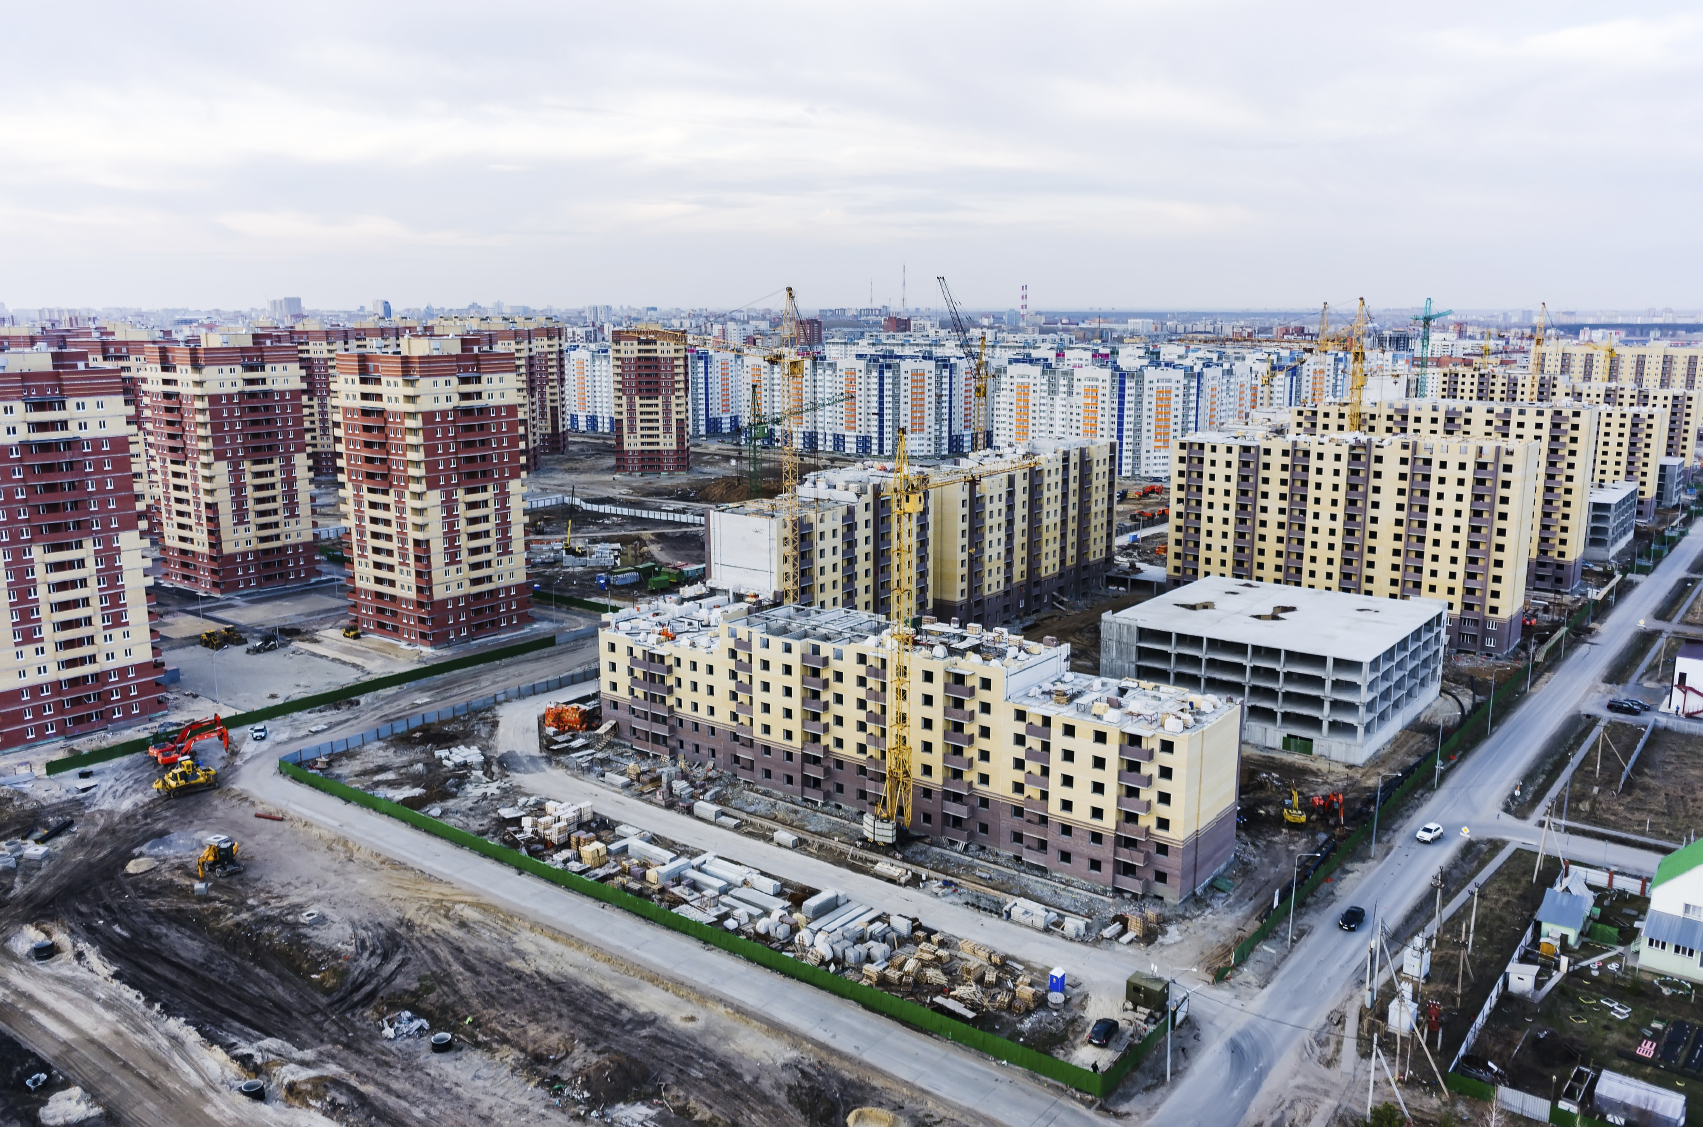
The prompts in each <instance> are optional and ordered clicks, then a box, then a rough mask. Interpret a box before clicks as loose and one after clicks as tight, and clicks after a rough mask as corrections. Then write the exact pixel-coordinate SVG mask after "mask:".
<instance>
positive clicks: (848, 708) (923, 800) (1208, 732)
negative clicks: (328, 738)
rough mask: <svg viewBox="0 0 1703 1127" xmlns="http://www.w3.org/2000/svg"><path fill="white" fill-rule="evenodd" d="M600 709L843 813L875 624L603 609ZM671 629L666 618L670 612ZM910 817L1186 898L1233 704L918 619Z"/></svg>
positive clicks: (1011, 853)
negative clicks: (1078, 670)
mask: <svg viewBox="0 0 1703 1127" xmlns="http://www.w3.org/2000/svg"><path fill="white" fill-rule="evenodd" d="M604 622H605V624H604V628H603V629H602V630H601V631H599V633H598V657H599V659H600V662H601V666H602V672H601V686H600V687H601V689H602V701H603V716H604V719H605V720H613V721H615V722H616V724H617V732H616V734H617V735H618V736H619V737H620V738H622V739H628V740H631V741H632V742H633V743H634V745H635V746H637V747H640V748H642V749H646V750H650V751H653V752H655V753H658V754H662V755H668V756H671V757H677V758H680V759H683V760H686V761H687V762H690V763H694V764H704V765H708V766H713V767H717V768H719V769H721V770H726V771H731V772H732V773H733V774H735V775H736V776H738V777H739V778H740V779H741V780H743V781H744V782H745V783H746V785H747V786H751V787H756V788H759V789H761V790H766V791H770V792H773V793H775V794H778V795H781V796H784V797H786V798H790V799H793V800H797V801H805V802H809V803H811V804H819V805H820V806H822V807H823V808H824V809H827V810H830V811H835V812H838V813H840V814H841V815H842V816H845V817H847V818H850V819H857V818H861V817H862V815H864V814H865V813H868V812H869V811H871V810H873V809H875V807H876V804H877V803H878V802H879V800H880V797H881V792H882V788H883V786H884V785H885V782H886V770H887V766H886V765H887V750H888V748H889V747H890V746H891V742H892V740H893V733H892V732H891V731H890V730H889V729H888V727H887V716H888V705H889V694H890V693H891V691H892V686H891V685H890V684H889V676H888V673H887V665H888V660H889V654H888V652H887V650H886V643H885V642H883V641H882V640H881V634H882V632H883V631H884V630H885V629H886V623H885V622H883V621H882V620H881V619H879V618H876V617H874V616H872V615H868V614H864V613H862V612H860V611H854V610H846V609H837V608H825V607H803V606H797V607H776V608H774V609H772V610H767V611H762V612H758V613H755V614H750V613H747V611H746V608H745V607H744V606H728V605H726V600H725V599H707V600H703V601H700V602H695V603H686V604H684V605H674V606H663V605H660V604H659V605H657V606H655V607H652V608H649V609H648V610H647V611H645V612H643V613H639V612H635V611H631V610H626V611H621V612H619V613H617V614H614V615H611V616H607V617H606V618H605V620H604ZM664 629H666V630H667V633H666V634H664V633H663V630H664ZM918 643H919V644H918V646H917V647H916V648H915V650H914V651H913V653H912V655H911V659H910V660H911V669H912V691H911V696H910V699H911V702H912V704H911V707H912V713H911V726H910V730H909V743H910V746H911V749H912V756H913V758H912V775H911V782H912V809H911V820H910V822H909V824H908V827H907V828H908V829H909V830H910V831H911V832H912V833H917V834H922V835H925V836H927V837H931V838H936V839H938V840H941V841H944V842H948V843H951V844H952V845H954V846H955V847H957V848H960V849H961V848H963V847H964V846H967V845H974V846H980V847H982V848H985V849H988V850H992V851H995V853H996V854H1004V855H1006V857H1007V858H1009V860H1011V861H1013V862H1015V861H1017V860H1019V859H1020V860H1022V861H1024V862H1027V863H1029V864H1032V865H1036V866H1039V867H1041V868H1042V869H1044V870H1045V871H1046V872H1048V873H1050V874H1052V875H1055V876H1060V877H1067V878H1070V879H1073V880H1076V881H1079V882H1082V883H1085V884H1087V885H1090V886H1097V887H1099V888H1101V889H1104V890H1107V891H1111V890H1117V891H1124V892H1130V893H1137V894H1140V893H1151V894H1153V895H1157V896H1162V897H1164V898H1165V899H1167V900H1180V899H1183V898H1185V897H1187V896H1188V895H1190V894H1191V893H1193V892H1194V891H1195V890H1197V889H1199V888H1200V887H1202V886H1203V885H1204V884H1205V883H1206V882H1207V881H1209V880H1211V879H1212V877H1213V876H1214V875H1216V874H1217V873H1218V872H1219V871H1220V870H1221V869H1222V868H1223V867H1224V866H1225V865H1226V864H1228V863H1229V861H1230V860H1231V858H1232V857H1233V856H1234V852H1235V842H1236V791H1237V775H1238V765H1239V762H1240V741H1239V735H1240V721H1241V708H1240V706H1239V705H1236V704H1232V703H1230V702H1229V700H1228V699H1225V698H1220V697H1214V696H1203V695H1201V694H1196V693H1189V692H1184V691H1182V690H1179V689H1176V688H1171V687H1167V686H1163V685H1155V684H1153V683H1151V682H1145V681H1144V682H1141V683H1139V684H1138V683H1137V682H1136V681H1134V680H1127V681H1123V682H1117V681H1103V680H1099V679H1095V678H1088V677H1083V676H1081V675H1078V674H1073V673H1071V672H1070V647H1069V646H1048V645H1044V644H1040V643H1032V642H1027V641H1025V640H1024V639H1023V638H1022V637H1021V636H1020V635H1017V634H1010V633H1007V632H1005V631H1004V630H982V629H981V628H980V627H979V626H964V627H955V626H951V625H949V624H946V623H940V622H936V621H934V620H933V619H932V618H926V617H925V618H923V619H922V620H921V627H920V633H919V637H918Z"/></svg>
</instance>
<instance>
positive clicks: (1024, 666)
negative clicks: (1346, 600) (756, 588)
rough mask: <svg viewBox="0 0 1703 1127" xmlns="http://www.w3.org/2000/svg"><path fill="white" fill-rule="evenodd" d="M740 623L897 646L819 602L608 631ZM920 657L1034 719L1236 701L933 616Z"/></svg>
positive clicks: (668, 607) (641, 637)
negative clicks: (1094, 665) (1113, 670)
mask: <svg viewBox="0 0 1703 1127" xmlns="http://www.w3.org/2000/svg"><path fill="white" fill-rule="evenodd" d="M1368 601H1372V600H1368ZM1438 605H1439V606H1441V605H1442V604H1438ZM735 623H737V624H738V626H739V627H740V628H741V629H748V630H751V631H753V632H755V633H758V634H765V635H768V636H769V637H771V638H780V639H785V640H787V641H791V642H794V643H811V642H815V643H818V644H822V645H827V646H830V647H832V646H842V647H849V646H862V647H864V648H865V650H873V649H875V648H877V647H882V646H885V645H886V643H887V642H888V640H889V633H888V627H889V624H888V622H887V620H886V619H884V618H880V617H878V616H876V615H873V614H869V613H867V612H864V611H858V610H849V609H844V608H836V607H812V606H781V607H770V608H767V609H753V608H752V607H751V606H750V605H749V604H747V603H743V602H734V601H732V600H730V599H728V598H727V597H725V596H720V595H716V596H711V597H708V598H703V599H695V600H689V601H682V600H680V599H678V598H677V597H672V596H671V597H665V598H663V599H660V600H658V601H656V602H653V603H640V604H639V605H638V606H636V607H633V608H631V609H630V610H622V611H618V612H616V613H615V614H612V615H605V616H604V627H605V628H606V629H614V630H617V631H619V632H620V633H623V634H628V635H631V636H632V637H633V638H634V639H635V640H637V641H640V642H642V643H643V644H645V645H663V644H667V645H677V646H687V647H692V648H696V649H701V650H703V651H704V652H705V653H706V654H709V655H713V654H714V653H715V651H716V648H717V643H718V641H719V640H720V638H719V636H720V634H721V630H720V629H719V628H720V627H722V626H723V625H733V624H735ZM913 653H914V654H915V656H916V657H917V658H921V659H931V660H933V661H938V662H942V663H944V665H945V667H946V668H947V669H949V670H957V671H961V672H963V673H965V674H966V675H980V674H981V673H984V672H986V671H987V669H988V667H990V666H992V667H996V668H998V669H1000V670H1001V671H1002V672H1003V674H1004V685H1005V694H1006V695H1005V699H1006V700H1007V701H1009V702H1010V703H1012V704H1014V705H1019V706H1021V707H1022V708H1024V709H1025V710H1026V711H1027V712H1029V713H1030V714H1031V715H1032V716H1075V717H1079V718H1081V719H1084V720H1092V721H1095V722H1098V723H1102V724H1109V725H1112V726H1115V727H1118V728H1121V729H1123V730H1125V731H1129V732H1132V733H1137V734H1152V733H1153V732H1156V731H1160V730H1165V731H1170V732H1182V731H1187V730H1188V729H1190V728H1193V727H1194V726H1195V725H1196V724H1200V723H1210V722H1211V721H1214V720H1217V719H1218V718H1220V717H1221V716H1224V715H1226V714H1227V713H1228V712H1229V710H1231V709H1233V708H1234V707H1235V706H1236V704H1237V702H1236V701H1235V700H1233V699H1228V698H1224V697H1218V696H1214V695H1212V694H1210V693H1196V692H1192V691H1190V690H1187V689H1182V688H1178V687H1176V686H1174V685H1161V684H1158V683H1156V682H1152V681H1141V680H1136V679H1134V678H1125V679H1123V680H1121V681H1119V680H1113V679H1110V678H1104V677H1089V676H1087V675H1085V674H1081V673H1073V672H1071V670H1070V646H1069V645H1060V644H1058V643H1057V642H1056V641H1054V639H1052V638H1043V639H1042V640H1041V641H1039V642H1036V641H1031V640H1029V639H1026V638H1024V637H1023V636H1022V635H1021V634H1017V633H1014V632H1012V631H1009V630H1007V629H1005V628H1004V627H994V628H992V629H984V628H983V627H982V626H981V625H980V624H978V623H967V624H960V623H958V622H956V621H953V622H939V621H936V620H934V619H933V618H931V617H929V616H924V617H923V618H922V619H921V625H920V626H919V628H918V630H917V636H916V645H915V649H914V650H913Z"/></svg>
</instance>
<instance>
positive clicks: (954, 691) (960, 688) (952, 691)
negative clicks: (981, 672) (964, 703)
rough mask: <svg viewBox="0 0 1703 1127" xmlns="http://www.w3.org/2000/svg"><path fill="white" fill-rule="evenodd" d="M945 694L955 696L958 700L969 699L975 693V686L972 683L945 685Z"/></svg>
mask: <svg viewBox="0 0 1703 1127" xmlns="http://www.w3.org/2000/svg"><path fill="white" fill-rule="evenodd" d="M946 695H947V696H949V697H956V698H958V699H959V700H970V699H971V698H973V697H974V696H975V695H976V687H975V686H974V685H947V686H946Z"/></svg>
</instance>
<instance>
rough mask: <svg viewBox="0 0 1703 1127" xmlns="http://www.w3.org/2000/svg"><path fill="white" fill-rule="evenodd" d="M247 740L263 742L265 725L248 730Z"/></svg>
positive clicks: (258, 725)
mask: <svg viewBox="0 0 1703 1127" xmlns="http://www.w3.org/2000/svg"><path fill="white" fill-rule="evenodd" d="M248 738H249V739H251V740H263V739H265V738H266V725H264V724H256V725H255V726H254V727H252V728H250V729H249V730H248Z"/></svg>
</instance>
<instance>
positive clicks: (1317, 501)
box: [1168, 432, 1582, 654]
mask: <svg viewBox="0 0 1703 1127" xmlns="http://www.w3.org/2000/svg"><path fill="white" fill-rule="evenodd" d="M1563 449H1565V447H1563ZM1543 455H1544V450H1543V447H1542V444H1541V443H1538V442H1533V441H1525V442H1519V443H1513V442H1510V443H1495V442H1483V443H1481V442H1473V441H1436V440H1432V439H1429V438H1419V437H1404V436H1400V435H1379V436H1377V437H1372V436H1369V435H1361V434H1340V435H1338V434H1317V435H1308V434H1293V435H1271V434H1268V433H1254V432H1247V433H1241V434H1232V433H1227V432H1226V433H1214V432H1204V433H1200V434H1191V435H1189V436H1188V438H1187V439H1185V440H1184V441H1183V442H1180V443H1178V445H1177V450H1176V454H1175V459H1176V461H1175V466H1174V468H1173V471H1172V472H1173V478H1172V481H1173V483H1174V485H1173V488H1172V500H1171V524H1170V539H1169V564H1168V570H1169V572H1170V577H1171V581H1172V583H1187V582H1193V581H1194V580H1197V579H1202V578H1205V577H1207V576H1214V575H1217V576H1229V577H1234V578H1238V579H1245V580H1251V581H1256V582H1265V583H1282V584H1286V585H1289V586H1294V587H1316V588H1319V589H1321V590H1334V591H1343V592H1347V593H1350V594H1364V595H1372V596H1375V597H1377V598H1388V599H1401V598H1413V597H1423V598H1430V599H1439V600H1442V601H1444V602H1447V603H1448V604H1449V609H1450V616H1449V622H1448V627H1449V635H1450V644H1451V645H1452V646H1454V647H1455V648H1458V649H1463V650H1473V651H1479V652H1484V653H1489V654H1503V653H1507V652H1509V651H1511V650H1512V649H1513V648H1514V647H1515V646H1516V645H1517V644H1518V642H1519V639H1520V632H1521V623H1522V619H1521V613H1520V612H1521V610H1522V608H1523V607H1524V606H1525V591H1526V575H1527V571H1528V567H1529V561H1530V557H1531V555H1532V548H1531V540H1532V536H1533V530H1534V529H1535V528H1536V527H1538V522H1537V521H1535V520H1534V519H1533V509H1534V508H1535V506H1536V505H1537V503H1538V499H1539V497H1538V493H1539V491H1538V485H1539V483H1540V477H1541V476H1542V475H1544V474H1545V472H1546V471H1545V470H1544V469H1543V468H1542V466H1543V464H1544V457H1543ZM1544 484H1545V486H1546V490H1547V491H1551V492H1554V491H1556V487H1554V486H1553V485H1551V484H1550V483H1549V482H1544ZM1581 515H1582V511H1581ZM1581 532H1582V528H1581Z"/></svg>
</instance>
